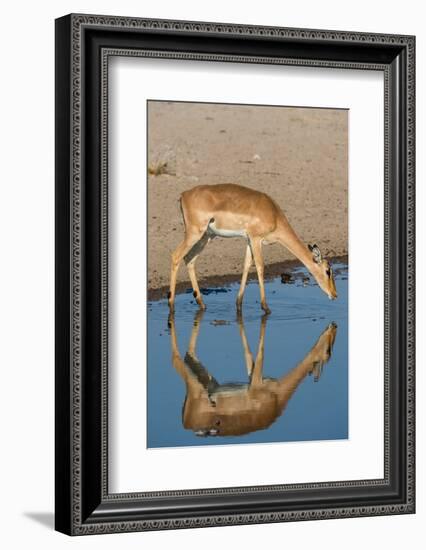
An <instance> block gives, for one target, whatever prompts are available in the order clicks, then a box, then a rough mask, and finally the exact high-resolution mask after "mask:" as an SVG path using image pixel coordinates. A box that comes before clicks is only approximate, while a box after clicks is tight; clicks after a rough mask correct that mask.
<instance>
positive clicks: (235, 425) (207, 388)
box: [169, 311, 337, 437]
mask: <svg viewBox="0 0 426 550" xmlns="http://www.w3.org/2000/svg"><path fill="white" fill-rule="evenodd" d="M203 314H204V312H203V311H198V312H197V314H196V315H195V319H194V324H193V328H192V333H191V339H190V341H189V346H188V351H187V352H186V354H185V356H184V358H183V359H182V356H181V355H180V352H179V348H178V342H177V335H176V327H175V320H174V316H173V315H171V316H170V318H169V327H170V337H171V346H172V363H173V366H174V368H175V369H176V370H177V372H178V373H179V375H180V376H181V377H182V379H183V380H184V382H185V386H186V396H185V401H184V405H183V408H182V423H183V426H184V428H185V429H187V430H192V431H193V432H194V433H195V434H196V435H199V436H205V437H206V436H236V435H244V434H247V433H250V432H254V431H257V430H264V429H266V428H268V427H269V426H270V425H271V424H273V423H274V422H275V421H276V420H277V418H279V417H280V416H281V415H282V414H283V412H284V411H285V409H286V407H287V404H288V402H289V401H290V399H291V398H292V396H293V394H294V393H295V391H296V390H297V388H298V387H299V385H300V384H301V383H302V382H303V380H304V379H305V378H306V377H307V376H308V375H309V374H311V373H312V374H313V375H314V381H315V382H317V381H318V380H319V378H320V376H321V373H322V369H323V366H324V365H325V364H326V363H327V362H328V361H329V359H330V357H331V354H332V350H333V345H334V342H335V339H336V333H337V325H336V324H335V323H330V324H329V325H328V326H327V327H326V328H325V330H324V331H323V332H322V334H321V335H320V336H319V338H318V340H317V341H316V342H315V344H314V345H313V346H312V348H311V349H310V350H309V351H308V352H307V353H306V355H305V357H304V359H302V361H300V363H298V364H297V365H296V366H295V367H294V368H293V369H291V370H289V371H288V370H287V369H286V372H285V373H284V374H283V375H282V376H280V377H279V378H266V377H264V376H263V360H264V355H265V331H266V322H267V315H264V316H263V317H262V319H261V324H260V333H259V344H258V350H257V354H256V357H255V358H254V357H253V355H252V353H251V351H250V347H249V345H248V341H247V337H246V332H245V329H244V323H243V318H242V316H241V315H240V316H239V317H238V326H239V330H240V336H241V342H242V345H243V353H244V358H245V363H246V368H247V375H248V381H247V382H246V383H244V382H242V383H239V382H236V383H235V382H233V383H230V384H220V383H219V382H218V381H217V380H216V379H215V378H214V377H213V376H212V375H211V374H210V372H209V371H208V370H207V368H206V367H205V366H204V365H203V364H202V363H201V361H200V360H199V359H198V357H197V352H196V345H197V339H198V333H199V331H200V326H201V321H202V317H203Z"/></svg>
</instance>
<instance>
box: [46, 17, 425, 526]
mask: <svg viewBox="0 0 426 550" xmlns="http://www.w3.org/2000/svg"><path fill="white" fill-rule="evenodd" d="M414 55H415V39H414V37H413V36H399V35H382V34H365V33H348V32H342V31H322V30H307V29H289V28H278V27H253V26H245V25H233V24H232V25H229V24H218V23H202V22H188V21H168V20H147V19H138V18H127V17H115V16H114V17H109V16H96V15H79V14H76V15H74V14H72V15H68V16H65V17H63V18H60V19H58V20H56V384H55V391H56V431H55V439H56V445H55V451H56V474H55V475H56V513H55V517H56V529H57V530H59V531H62V532H64V533H66V534H70V535H85V534H91V533H96V534H98V533H119V532H125V531H144V530H156V529H179V528H187V527H204V526H219V525H238V524H247V523H266V522H285V521H296V520H309V519H327V518H344V517H359V516H372V515H383V514H405V513H413V512H414V510H415V500H414V493H415V487H414V486H415V481H414V168H415V165H414V162H415V159H414V151H415V147H414V139H415V136H414V133H415V111H414V109H415V95H414V94H415V89H414V67H415V59H414Z"/></svg>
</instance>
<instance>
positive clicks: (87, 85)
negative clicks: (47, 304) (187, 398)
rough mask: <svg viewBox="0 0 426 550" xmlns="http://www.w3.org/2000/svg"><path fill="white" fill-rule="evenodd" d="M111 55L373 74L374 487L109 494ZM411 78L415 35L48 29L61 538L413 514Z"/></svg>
mask: <svg viewBox="0 0 426 550" xmlns="http://www.w3.org/2000/svg"><path fill="white" fill-rule="evenodd" d="M111 55H130V56H136V55H139V56H147V57H166V58H172V59H176V60H178V59H182V58H184V59H201V60H209V61H212V62H214V61H229V62H246V63H277V64H297V65H302V66H320V67H340V68H344V69H369V70H371V69H374V70H379V71H383V73H384V78H385V98H384V99H385V101H384V104H385V143H384V152H385V196H384V202H385V274H384V275H385V318H384V327H385V385H384V391H385V411H384V412H385V445H384V448H385V457H384V466H385V468H384V471H385V475H384V478H383V479H380V480H363V481H359V482H353V481H347V482H344V481H343V482H333V483H314V484H298V485H274V486H260V487H254V486H253V487H230V488H227V489H208V490H204V489H200V490H192V491H168V492H157V493H144V494H142V493H130V494H109V493H108V485H107V391H108V381H107V360H108V357H107V346H106V342H107V336H108V334H107V311H108V304H107V224H108V219H107V177H108V174H107V147H106V145H107V141H106V140H107V133H106V128H107V119H108V104H107V93H106V92H107V71H108V57H109V56H111ZM177 62H178V61H177ZM414 71H415V38H414V37H413V36H399V35H382V34H364V33H348V32H341V31H325V30H324V31H322V30H307V29H288V28H277V27H253V26H245V25H234V24H232V25H228V24H217V23H201V22H189V21H168V20H147V19H135V18H124V17H108V16H96V15H74V14H72V15H68V16H65V17H62V18H60V19H57V20H56V172H55V176H56V382H55V391H56V427H55V436H56V447H55V451H56V479H55V481H56V495H55V496H56V529H57V530H58V531H62V532H64V533H67V534H70V535H84V534H91V533H93V534H96V533H112V532H124V531H142V530H155V529H177V528H186V527H203V526H217V525H237V524H246V523H266V522H281V521H292V520H308V519H325V518H337V517H354V516H356V517H359V516H370V515H383V514H404V513H414V510H415V503H414V485H415V483H414V475H415V471H414V469H415V464H414V322H415V319H414V169H415V166H414V162H415V160H414V154H415V146H414V133H415V91H414V80H415V73H414Z"/></svg>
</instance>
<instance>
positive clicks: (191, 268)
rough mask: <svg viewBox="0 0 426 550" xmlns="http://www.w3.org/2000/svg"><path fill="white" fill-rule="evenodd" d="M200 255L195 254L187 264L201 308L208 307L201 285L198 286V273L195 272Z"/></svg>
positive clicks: (194, 293) (196, 299)
mask: <svg viewBox="0 0 426 550" xmlns="http://www.w3.org/2000/svg"><path fill="white" fill-rule="evenodd" d="M197 258H198V255H197V256H195V257H194V258H193V259H192V260H191V261H190V262H189V263H188V264H186V267H187V269H188V274H189V278H190V279H191V285H192V291H193V292H192V295H193V296H194V298H195V301H196V302H197V304H198V306H199V308H200V309H203V310H204V309H206V306H205V304H204V302H203V298H202V296H201V292H200V287H199V286H198V281H197V275H196V273H195V261H196V260H197Z"/></svg>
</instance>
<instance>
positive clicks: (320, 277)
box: [308, 244, 337, 300]
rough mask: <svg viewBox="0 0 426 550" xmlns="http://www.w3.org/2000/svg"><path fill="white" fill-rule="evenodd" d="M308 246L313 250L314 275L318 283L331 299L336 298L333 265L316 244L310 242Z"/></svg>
mask: <svg viewBox="0 0 426 550" xmlns="http://www.w3.org/2000/svg"><path fill="white" fill-rule="evenodd" d="M308 248H309V250H310V251H311V252H312V259H313V266H312V270H311V272H312V275H313V276H314V277H315V279H316V281H317V283H318V284H319V286H320V287H321V288H322V290H323V291H324V292H325V293H326V294H327V296H328V297H329V298H330V300H334V299H336V298H337V291H336V284H335V282H334V275H333V270H332V268H331V265H330V264H329V262H328V260H326V259H325V258H323V257H322V254H321V250H320V249H319V248H318V246H317V245H316V244H314V245H312V244H310V245H308Z"/></svg>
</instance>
